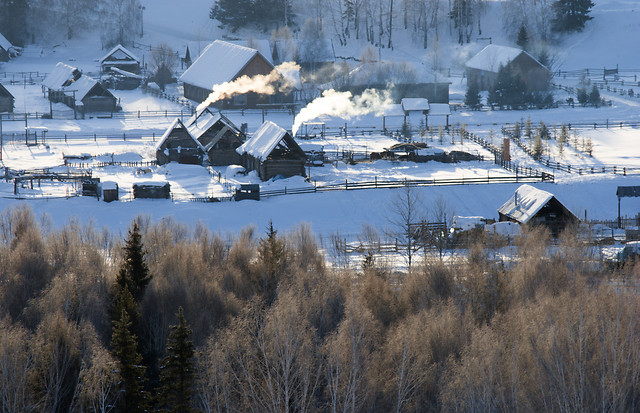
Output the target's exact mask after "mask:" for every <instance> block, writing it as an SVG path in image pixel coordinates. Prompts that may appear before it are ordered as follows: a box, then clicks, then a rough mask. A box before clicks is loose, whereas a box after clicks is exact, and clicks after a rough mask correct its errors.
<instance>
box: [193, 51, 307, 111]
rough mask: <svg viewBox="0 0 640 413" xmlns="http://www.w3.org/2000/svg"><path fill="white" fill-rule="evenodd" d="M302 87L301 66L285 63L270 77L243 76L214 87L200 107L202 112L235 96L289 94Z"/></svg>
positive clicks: (272, 72)
mask: <svg viewBox="0 0 640 413" xmlns="http://www.w3.org/2000/svg"><path fill="white" fill-rule="evenodd" d="M299 86H300V66H298V64H296V63H294V62H284V63H282V64H280V65H278V66H276V67H275V68H274V69H273V70H272V71H271V73H269V74H268V75H256V76H253V77H249V76H246V75H244V76H241V77H239V78H237V79H236V80H234V81H231V82H224V83H221V84H219V85H214V86H213V91H212V92H211V93H210V94H209V97H207V98H206V99H205V100H204V102H202V103H201V104H199V105H198V108H197V110H198V111H200V110H202V109H204V108H206V107H207V106H209V105H210V104H212V103H214V102H217V101H219V100H221V99H227V98H229V97H231V96H233V95H241V94H244V93H249V92H255V93H260V94H262V95H273V94H275V93H277V92H283V93H287V92H290V91H291V90H293V89H295V88H297V87H299Z"/></svg>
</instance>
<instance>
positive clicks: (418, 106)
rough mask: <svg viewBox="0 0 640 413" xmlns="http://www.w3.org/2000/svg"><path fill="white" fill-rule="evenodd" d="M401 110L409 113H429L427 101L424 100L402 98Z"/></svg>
mask: <svg viewBox="0 0 640 413" xmlns="http://www.w3.org/2000/svg"><path fill="white" fill-rule="evenodd" d="M401 104H402V109H403V110H404V111H405V112H410V111H415V110H418V111H425V112H428V111H429V100H427V99H424V98H404V99H402V101H401Z"/></svg>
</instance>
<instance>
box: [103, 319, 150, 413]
mask: <svg viewBox="0 0 640 413" xmlns="http://www.w3.org/2000/svg"><path fill="white" fill-rule="evenodd" d="M111 348H112V354H113V357H114V358H115V359H116V360H117V362H118V373H119V375H120V386H121V389H120V390H121V396H120V399H119V406H120V411H123V412H132V413H135V412H145V411H147V410H148V402H147V395H146V393H145V392H144V390H143V383H144V374H145V368H144V366H142V364H141V363H142V356H141V355H140V353H138V341H137V337H136V336H135V335H134V334H133V333H132V332H131V321H130V317H129V314H128V313H127V311H126V310H125V309H124V308H123V309H122V311H121V312H120V318H119V319H118V320H116V321H115V323H114V325H113V334H112V336H111Z"/></svg>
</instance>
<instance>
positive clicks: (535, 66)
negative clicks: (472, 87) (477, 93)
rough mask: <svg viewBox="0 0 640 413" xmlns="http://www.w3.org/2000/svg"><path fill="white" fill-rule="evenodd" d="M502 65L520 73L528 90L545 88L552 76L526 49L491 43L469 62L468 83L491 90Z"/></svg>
mask: <svg viewBox="0 0 640 413" xmlns="http://www.w3.org/2000/svg"><path fill="white" fill-rule="evenodd" d="M500 67H505V68H507V69H509V70H511V71H512V73H514V74H517V75H519V76H520V77H521V79H522V80H523V82H524V84H525V85H526V87H527V89H528V90H545V89H546V88H547V85H548V83H549V79H550V78H551V72H550V71H549V69H547V68H546V67H545V66H544V65H543V64H542V63H540V62H539V61H538V60H536V59H535V58H534V57H533V56H531V55H530V54H529V53H527V52H525V51H524V50H521V49H516V48H515V47H507V46H498V45H495V44H490V45H488V46H486V47H485V48H484V49H482V50H481V51H480V52H479V53H478V54H476V55H475V56H473V57H472V58H471V59H469V61H468V62H467V64H466V68H467V84H472V83H475V84H477V85H478V88H479V89H480V90H490V89H491V88H492V87H493V85H495V83H496V80H497V78H498V71H499V70H500Z"/></svg>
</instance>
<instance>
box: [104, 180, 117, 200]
mask: <svg viewBox="0 0 640 413" xmlns="http://www.w3.org/2000/svg"><path fill="white" fill-rule="evenodd" d="M118 198H119V196H118V183H117V182H113V181H105V182H103V183H102V200H103V201H104V202H112V201H117V200H118Z"/></svg>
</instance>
